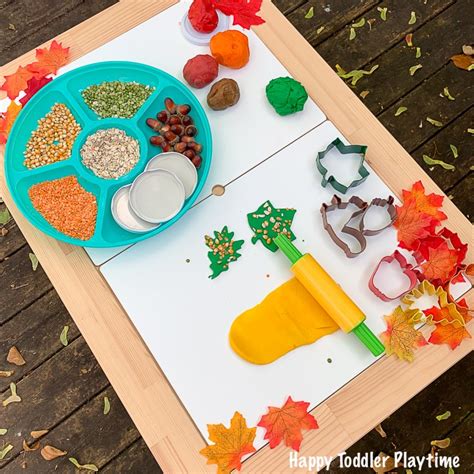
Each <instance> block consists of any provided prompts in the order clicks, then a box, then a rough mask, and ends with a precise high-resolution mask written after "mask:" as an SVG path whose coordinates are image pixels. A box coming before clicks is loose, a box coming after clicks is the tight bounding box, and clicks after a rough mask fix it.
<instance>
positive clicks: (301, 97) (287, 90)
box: [265, 77, 308, 115]
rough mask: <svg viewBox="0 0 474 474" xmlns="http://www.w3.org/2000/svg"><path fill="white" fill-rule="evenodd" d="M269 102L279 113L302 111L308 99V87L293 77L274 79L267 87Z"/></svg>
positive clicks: (287, 113) (286, 113)
mask: <svg viewBox="0 0 474 474" xmlns="http://www.w3.org/2000/svg"><path fill="white" fill-rule="evenodd" d="M265 93H266V95H267V99H268V102H270V104H271V105H272V106H273V108H274V109H275V111H276V112H277V114H280V115H289V114H294V113H295V112H301V111H302V110H303V108H304V104H305V102H306V101H307V100H308V93H307V92H306V89H305V88H304V87H303V86H302V85H301V84H300V83H299V82H298V81H295V80H294V79H292V78H291V77H278V78H277V79H272V80H271V81H270V82H269V83H268V84H267V87H266V89H265Z"/></svg>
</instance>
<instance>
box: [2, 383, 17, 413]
mask: <svg viewBox="0 0 474 474" xmlns="http://www.w3.org/2000/svg"><path fill="white" fill-rule="evenodd" d="M10 392H11V395H10V396H9V397H8V398H6V399H5V400H3V402H2V405H3V406H4V407H6V406H8V405H10V403H19V402H21V398H20V397H19V396H18V394H17V393H16V384H15V383H13V382H12V383H11V384H10Z"/></svg>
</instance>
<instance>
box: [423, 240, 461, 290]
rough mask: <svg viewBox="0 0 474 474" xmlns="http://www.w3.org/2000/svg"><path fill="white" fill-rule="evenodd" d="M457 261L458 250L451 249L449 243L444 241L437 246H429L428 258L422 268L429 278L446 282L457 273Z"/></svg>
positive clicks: (425, 275)
mask: <svg viewBox="0 0 474 474" xmlns="http://www.w3.org/2000/svg"><path fill="white" fill-rule="evenodd" d="M457 263H458V252H457V250H455V249H450V248H449V246H448V243H447V242H443V243H442V244H440V245H438V246H437V247H435V248H433V247H429V248H428V258H427V259H426V261H425V262H424V263H422V264H421V270H422V272H423V276H424V277H425V278H426V279H427V280H431V281H433V280H436V281H439V282H441V283H446V282H447V281H448V280H449V279H450V278H451V277H452V276H453V275H454V274H455V273H456V269H457Z"/></svg>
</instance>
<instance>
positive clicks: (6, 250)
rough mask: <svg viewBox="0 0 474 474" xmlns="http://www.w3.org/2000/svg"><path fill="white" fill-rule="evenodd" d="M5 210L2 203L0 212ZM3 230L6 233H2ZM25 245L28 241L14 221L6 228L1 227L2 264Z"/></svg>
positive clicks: (0, 253)
mask: <svg viewBox="0 0 474 474" xmlns="http://www.w3.org/2000/svg"><path fill="white" fill-rule="evenodd" d="M5 209H6V206H5V204H3V203H1V204H0V212H3V211H4V210H5ZM2 229H5V231H6V233H2ZM23 245H26V240H25V238H24V237H23V235H22V233H21V232H20V229H19V228H18V226H17V225H16V224H15V221H14V220H13V219H11V220H10V221H9V222H8V223H7V224H5V225H4V226H0V262H1V261H2V260H4V259H5V258H6V257H8V256H10V255H11V254H12V253H14V252H16V251H17V250H19V249H20V248H21V247H23Z"/></svg>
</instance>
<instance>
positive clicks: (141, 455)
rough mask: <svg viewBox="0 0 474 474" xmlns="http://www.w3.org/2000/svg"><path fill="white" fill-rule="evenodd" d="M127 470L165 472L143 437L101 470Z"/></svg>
mask: <svg viewBox="0 0 474 474" xmlns="http://www.w3.org/2000/svg"><path fill="white" fill-rule="evenodd" d="M126 472H130V473H143V474H161V473H162V472H163V471H162V470H161V468H160V466H158V464H157V463H156V461H155V458H154V457H153V456H152V455H151V453H150V450H149V449H148V446H147V445H146V444H145V441H143V439H142V438H140V439H138V440H137V441H135V442H134V443H133V444H132V445H131V446H129V447H128V448H127V449H126V450H125V451H124V452H123V453H121V454H120V456H117V457H116V458H115V459H114V460H113V461H112V462H110V463H109V464H107V466H105V467H104V469H102V470H101V473H102V474H117V473H126Z"/></svg>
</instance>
